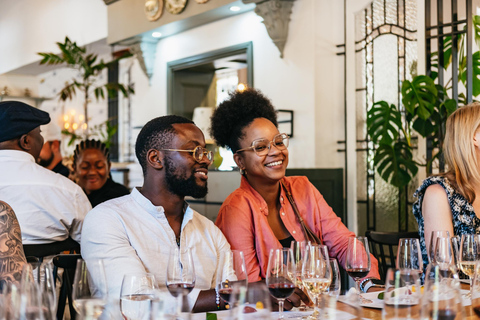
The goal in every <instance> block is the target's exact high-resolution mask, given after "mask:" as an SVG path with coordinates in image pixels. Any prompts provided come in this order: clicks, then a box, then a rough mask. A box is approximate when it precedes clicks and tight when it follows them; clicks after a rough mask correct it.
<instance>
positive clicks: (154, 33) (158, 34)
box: [152, 32, 162, 38]
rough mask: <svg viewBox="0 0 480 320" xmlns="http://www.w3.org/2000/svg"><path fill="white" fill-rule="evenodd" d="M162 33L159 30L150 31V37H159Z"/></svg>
mask: <svg viewBox="0 0 480 320" xmlns="http://www.w3.org/2000/svg"><path fill="white" fill-rule="evenodd" d="M161 36H162V34H161V33H160V32H152V37H154V38H160V37H161Z"/></svg>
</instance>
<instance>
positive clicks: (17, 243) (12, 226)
mask: <svg viewBox="0 0 480 320" xmlns="http://www.w3.org/2000/svg"><path fill="white" fill-rule="evenodd" d="M25 263H27V260H26V259H25V254H24V253H23V245H22V233H21V231H20V225H19V224H18V220H17V216H16V215H15V212H13V209H12V208H11V207H10V206H9V205H8V204H6V203H5V202H3V201H0V286H1V287H3V284H5V283H8V282H13V283H20V279H21V277H22V268H23V265H24V264H25Z"/></svg>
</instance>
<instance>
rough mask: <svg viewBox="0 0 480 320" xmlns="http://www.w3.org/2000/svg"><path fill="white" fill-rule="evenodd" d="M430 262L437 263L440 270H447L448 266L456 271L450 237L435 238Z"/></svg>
mask: <svg viewBox="0 0 480 320" xmlns="http://www.w3.org/2000/svg"><path fill="white" fill-rule="evenodd" d="M431 261H432V262H431V263H437V264H438V265H439V266H440V268H442V269H447V268H448V267H449V266H453V267H454V268H455V269H456V265H455V251H454V250H453V246H452V241H451V239H450V237H437V242H436V244H435V253H434V255H433V260H431Z"/></svg>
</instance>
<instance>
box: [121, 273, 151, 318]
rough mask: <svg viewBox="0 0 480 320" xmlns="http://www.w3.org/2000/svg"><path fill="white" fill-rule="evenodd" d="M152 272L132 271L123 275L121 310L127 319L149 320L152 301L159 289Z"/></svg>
mask: <svg viewBox="0 0 480 320" xmlns="http://www.w3.org/2000/svg"><path fill="white" fill-rule="evenodd" d="M157 289H158V288H157V283H156V281H155V277H154V276H153V274H150V273H130V274H126V275H124V276H123V281H122V288H121V289H120V310H121V311H122V314H123V316H124V317H125V319H127V320H149V319H150V317H151V308H152V301H153V300H155V291H156V290H157Z"/></svg>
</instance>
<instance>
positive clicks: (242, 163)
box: [233, 153, 245, 169]
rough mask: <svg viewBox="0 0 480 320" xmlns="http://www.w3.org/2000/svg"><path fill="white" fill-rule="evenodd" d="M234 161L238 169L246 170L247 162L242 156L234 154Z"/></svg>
mask: <svg viewBox="0 0 480 320" xmlns="http://www.w3.org/2000/svg"><path fill="white" fill-rule="evenodd" d="M233 160H235V163H236V164H237V167H238V168H240V169H245V160H244V159H243V157H242V156H241V155H239V154H238V153H234V154H233Z"/></svg>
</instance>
